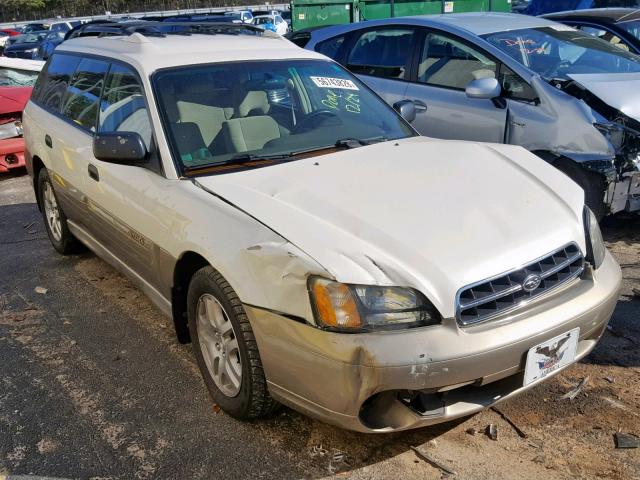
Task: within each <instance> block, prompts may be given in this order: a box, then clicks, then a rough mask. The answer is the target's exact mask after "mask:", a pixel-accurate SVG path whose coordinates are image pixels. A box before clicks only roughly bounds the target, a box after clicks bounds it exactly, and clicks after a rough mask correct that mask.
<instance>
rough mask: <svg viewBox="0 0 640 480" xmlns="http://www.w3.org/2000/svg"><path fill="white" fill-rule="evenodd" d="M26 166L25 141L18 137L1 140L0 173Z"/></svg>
mask: <svg viewBox="0 0 640 480" xmlns="http://www.w3.org/2000/svg"><path fill="white" fill-rule="evenodd" d="M24 166H25V162H24V139H23V138H21V137H18V138H7V139H4V140H0V173H7V172H9V171H10V170H12V169H15V168H20V167H24Z"/></svg>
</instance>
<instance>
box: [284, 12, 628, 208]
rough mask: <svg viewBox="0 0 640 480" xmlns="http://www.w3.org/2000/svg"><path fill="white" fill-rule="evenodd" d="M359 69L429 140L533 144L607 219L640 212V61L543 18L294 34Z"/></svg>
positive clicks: (417, 22)
mask: <svg viewBox="0 0 640 480" xmlns="http://www.w3.org/2000/svg"><path fill="white" fill-rule="evenodd" d="M292 40H293V41H294V42H295V43H298V44H299V45H300V44H301V43H302V44H305V45H304V46H305V48H307V49H311V50H316V51H318V52H320V53H323V54H325V55H327V56H329V57H331V58H333V59H335V60H337V61H338V62H340V63H342V64H343V65H345V66H347V68H349V69H350V70H351V71H352V72H354V73H356V74H357V75H358V76H360V78H361V79H362V80H364V81H365V82H366V83H367V84H368V85H369V86H370V87H371V88H372V89H373V90H374V91H375V92H377V93H378V94H379V95H381V96H382V97H383V98H384V99H385V100H386V101H387V102H388V103H390V104H391V105H394V106H395V107H396V108H397V109H398V110H399V111H400V112H401V113H402V114H403V115H404V116H405V118H407V119H408V120H410V121H411V122H412V124H413V126H414V127H415V128H416V129H417V130H418V131H419V132H420V133H422V134H423V135H427V136H432V137H439V138H447V139H461V140H473V141H483V142H495V143H509V144H515V145H521V146H523V147H525V148H527V149H529V150H530V151H532V152H534V153H536V154H538V156H540V157H542V158H543V159H545V160H547V161H548V162H549V163H551V164H553V165H554V166H556V167H557V168H559V169H560V170H562V171H563V172H565V173H566V174H568V175H569V176H570V177H571V178H572V179H573V180H575V181H576V182H577V183H578V184H579V185H580V186H581V187H582V188H583V189H584V191H585V196H586V201H587V204H589V206H590V207H591V209H592V210H593V211H594V212H595V213H596V215H597V216H598V217H599V218H601V217H603V216H604V215H607V214H611V213H616V212H619V211H638V210H640V171H639V170H640V163H639V162H640V160H639V155H638V152H640V93H638V92H640V57H638V56H636V55H633V54H631V53H628V52H625V51H623V50H621V49H618V48H616V47H614V46H612V45H610V44H608V43H607V42H604V41H602V40H599V39H597V38H594V37H591V36H588V35H586V34H583V33H581V32H579V31H577V30H574V29H573V28H571V27H568V26H566V25H562V24H559V23H555V22H551V21H548V20H545V19H541V18H535V17H527V16H523V15H514V14H504V13H469V14H454V15H429V16H418V17H402V18H391V19H385V20H377V21H369V22H360V23H354V24H350V25H339V26H333V27H327V28H324V29H320V30H315V31H312V32H301V33H298V34H294V35H293V37H292Z"/></svg>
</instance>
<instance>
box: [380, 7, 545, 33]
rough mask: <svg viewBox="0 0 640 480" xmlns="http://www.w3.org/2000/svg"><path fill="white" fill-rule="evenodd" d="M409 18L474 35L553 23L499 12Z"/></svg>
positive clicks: (542, 19) (537, 18)
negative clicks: (454, 28)
mask: <svg viewBox="0 0 640 480" xmlns="http://www.w3.org/2000/svg"><path fill="white" fill-rule="evenodd" d="M409 18H412V19H416V20H421V21H424V22H425V23H437V24H441V25H447V26H449V27H457V28H460V29H463V30H466V31H468V32H470V33H472V34H474V35H486V34H489V33H496V32H504V31H508V30H520V29H523V28H539V27H548V26H550V25H552V24H553V22H551V21H549V20H545V19H544V18H539V17H530V16H527V15H518V14H515V13H500V12H474V13H458V14H445V15H421V16H416V17H409ZM391 20H398V19H397V18H396V19H391Z"/></svg>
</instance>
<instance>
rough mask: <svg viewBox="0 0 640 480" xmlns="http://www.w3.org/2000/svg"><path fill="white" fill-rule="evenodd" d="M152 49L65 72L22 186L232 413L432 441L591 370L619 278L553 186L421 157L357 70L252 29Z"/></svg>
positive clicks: (50, 73)
mask: <svg viewBox="0 0 640 480" xmlns="http://www.w3.org/2000/svg"><path fill="white" fill-rule="evenodd" d="M156 28H157V27H155V26H154V25H153V24H149V23H145V24H140V25H137V26H133V27H132V26H126V27H123V26H116V25H112V26H105V35H103V36H98V37H91V38H88V37H86V38H85V37H80V38H75V39H72V40H69V41H67V42H65V43H63V44H62V45H61V46H60V47H58V48H57V49H56V50H55V51H54V53H53V55H52V57H51V59H50V60H49V61H48V63H47V66H46V68H45V71H44V73H43V75H42V76H41V78H40V79H39V81H38V84H37V85H36V88H35V90H34V94H33V97H32V100H31V101H30V102H29V104H28V106H27V109H26V111H25V122H24V126H25V135H26V141H27V150H28V155H27V166H28V169H29V172H30V174H31V175H32V178H33V182H34V189H35V191H36V194H37V199H38V205H39V207H40V209H41V210H42V213H43V218H44V221H45V226H46V230H47V232H48V235H49V238H50V240H51V243H52V244H53V246H54V247H55V248H56V250H58V251H59V252H61V253H63V254H66V253H70V252H73V251H75V250H76V249H77V248H78V247H79V245H80V244H84V245H85V246H87V247H89V248H91V249H92V250H93V251H95V252H96V253H97V254H98V255H100V256H101V257H102V258H104V259H105V260H106V261H108V262H110V263H111V264H112V265H114V266H116V267H117V268H118V269H119V270H121V271H122V272H123V273H124V274H126V275H127V276H128V277H129V278H131V279H132V280H133V281H134V282H135V283H136V284H137V285H139V286H140V288H142V290H143V291H144V292H145V293H147V295H149V297H150V298H151V299H152V300H153V301H154V302H155V303H156V304H157V305H158V306H159V308H160V309H161V311H163V312H164V313H165V314H167V315H169V316H171V317H172V318H173V320H174V324H175V328H176V334H177V337H178V339H179V341H182V342H188V341H191V342H192V344H193V349H194V354H195V356H196V359H197V362H198V365H199V367H200V371H201V372H202V375H203V378H204V381H205V383H206V386H207V387H208V389H209V391H210V393H211V395H212V397H213V399H214V401H215V402H216V403H217V404H218V405H220V406H221V407H222V408H223V409H224V411H226V412H227V413H229V414H231V415H233V416H235V417H237V418H241V419H250V418H257V417H261V416H264V415H267V414H269V413H270V412H272V411H273V410H274V409H275V408H276V407H277V406H278V404H279V403H282V404H285V405H288V406H290V407H292V408H294V409H296V410H299V411H301V412H304V413H306V414H309V415H312V416H314V417H317V418H319V419H322V420H324V421H326V422H329V423H332V424H336V425H339V426H341V427H344V428H348V429H353V430H358V431H363V432H389V431H395V430H404V429H410V428H416V427H420V426H425V425H431V424H434V423H439V422H443V421H447V420H450V419H454V418H458V417H461V416H465V415H469V414H472V413H474V412H477V411H479V410H481V409H483V408H486V407H489V406H491V405H493V404H495V403H496V402H499V401H502V400H505V399H507V398H510V397H511V396H513V395H516V394H518V393H521V392H524V391H526V390H527V389H529V388H531V387H533V386H535V385H536V384H538V383H539V382H542V381H544V380H545V379H547V378H550V377H551V376H552V375H554V374H556V373H557V372H559V371H561V370H562V369H564V368H566V367H568V366H569V365H571V364H572V363H574V362H576V361H578V360H580V359H581V358H583V357H584V356H585V355H587V354H588V353H589V352H590V351H591V350H592V349H593V348H594V346H595V345H596V343H597V341H598V340H599V338H600V337H601V335H602V333H603V332H604V331H605V328H606V325H607V322H608V320H609V317H610V316H611V314H612V311H613V309H614V307H615V305H616V302H617V299H618V294H619V289H620V282H621V274H620V269H619V267H618V265H617V264H616V262H615V261H614V260H613V258H612V257H611V255H610V254H609V253H608V252H607V250H606V248H605V246H604V243H603V241H602V237H601V235H600V230H599V227H598V223H597V221H596V220H595V218H594V215H593V213H591V211H590V210H589V209H588V208H585V204H584V193H583V191H582V190H581V189H580V188H579V187H578V186H577V185H576V184H575V183H574V182H572V181H571V180H570V179H568V178H567V177H566V176H565V175H563V174H561V173H560V172H559V171H558V170H557V169H555V168H553V167H551V166H550V165H548V164H547V163H545V162H544V161H542V160H540V159H539V158H538V157H536V156H535V155H532V154H531V153H530V152H527V151H526V150H525V149H523V148H521V147H517V146H508V145H500V144H483V143H476V142H459V141H446V140H436V139H430V138H425V137H420V136H418V135H417V134H416V132H415V131H414V130H413V129H412V128H411V127H410V126H409V124H408V123H406V121H405V120H404V119H403V118H402V117H401V116H399V115H398V114H397V113H396V112H395V111H394V110H393V109H392V108H391V107H389V106H388V105H387V104H386V103H385V102H384V101H382V100H381V99H380V98H379V97H377V96H376V95H375V94H374V93H372V92H371V91H370V90H369V88H368V87H366V86H365V85H364V84H363V83H362V82H361V81H360V80H358V79H357V78H356V77H355V76H353V75H352V74H350V73H349V72H348V71H347V70H345V69H344V68H343V67H341V66H340V65H338V64H337V63H335V62H333V61H331V60H329V59H327V58H326V57H324V56H322V55H320V54H317V53H314V52H310V51H305V50H302V49H299V48H297V47H296V46H294V45H293V44H292V43H289V42H288V41H287V40H285V39H282V38H281V37H279V36H278V35H275V34H273V33H271V32H268V31H264V30H262V29H259V28H257V27H254V26H248V25H234V24H225V25H216V24H206V25H204V24H202V25H188V26H187V25H182V26H181V28H180V29H179V32H176V33H175V34H173V33H167V30H166V29H164V30H162V31H160V30H157V29H156ZM169 31H172V30H171V29H170V30H169ZM162 32H164V33H162ZM185 32H186V33H185ZM185 52H187V53H185ZM403 113H405V114H406V113H407V112H406V111H404V110H403Z"/></svg>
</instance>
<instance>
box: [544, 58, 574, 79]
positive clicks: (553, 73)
mask: <svg viewBox="0 0 640 480" xmlns="http://www.w3.org/2000/svg"><path fill="white" fill-rule="evenodd" d="M570 66H571V62H570V61H569V60H562V61H561V62H560V63H558V64H557V65H555V66H553V67H551V68H550V69H549V70H547V71H546V72H544V73H543V75H542V76H543V77H555V76H556V75H557V74H558V72H559V71H560V70H561V69H562V68H565V67H570Z"/></svg>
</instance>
